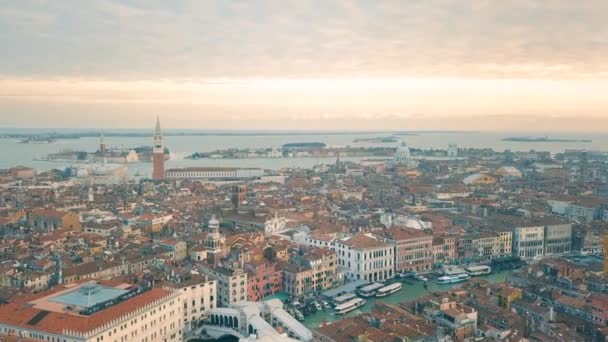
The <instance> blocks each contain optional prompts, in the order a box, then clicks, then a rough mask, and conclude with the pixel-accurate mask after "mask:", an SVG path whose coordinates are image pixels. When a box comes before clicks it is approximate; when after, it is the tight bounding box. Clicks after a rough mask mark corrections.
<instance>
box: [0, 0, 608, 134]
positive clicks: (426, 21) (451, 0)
mask: <svg viewBox="0 0 608 342" xmlns="http://www.w3.org/2000/svg"><path fill="white" fill-rule="evenodd" d="M606 13H608V1H604V0H586V1H581V2H578V1H572V0H551V1H523V0H510V1H485V0H471V1H460V0H398V1H369V0H367V1H346V0H339V1H332V0H323V1H315V0H307V1H290V0H281V1H264V0H259V1H211V0H209V1H197V0H189V1H178V0H175V1H164V0H146V1H143V0H142V1H137V0H130V1H113V0H87V1H76V0H66V1H52V0H48V1H47V0H20V1H10V0H0V45H1V46H2V49H1V50H0V54H1V58H0V127H36V128H44V127H49V128H59V127H69V128H73V127H87V128H96V127H99V128H130V127H132V128H148V127H153V125H154V120H155V118H156V116H157V115H160V117H161V118H162V121H163V126H165V127H167V128H197V129H289V130H293V129H305V130H325V129H327V130H387V129H390V130H463V129H465V130H482V131H507V130H508V131H514V130H522V131H548V132H550V131H589V132H598V131H599V132H601V131H605V127H607V124H608V58H606V56H608V25H606V23H605V14H606Z"/></svg>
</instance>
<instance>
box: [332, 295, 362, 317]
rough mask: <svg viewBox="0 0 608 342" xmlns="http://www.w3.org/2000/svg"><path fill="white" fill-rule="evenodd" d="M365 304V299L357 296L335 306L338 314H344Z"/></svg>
mask: <svg viewBox="0 0 608 342" xmlns="http://www.w3.org/2000/svg"><path fill="white" fill-rule="evenodd" d="M363 305H365V299H361V298H355V299H351V300H349V301H348V302H346V303H343V304H340V305H337V306H336V307H335V310H336V314H339V315H342V314H345V313H347V312H351V311H353V310H355V309H357V308H360V307H362V306H363Z"/></svg>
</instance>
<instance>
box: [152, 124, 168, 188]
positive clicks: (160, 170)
mask: <svg viewBox="0 0 608 342" xmlns="http://www.w3.org/2000/svg"><path fill="white" fill-rule="evenodd" d="M164 178H165V145H164V143H163V133H162V131H161V129H160V118H158V117H157V118H156V129H155V130H154V146H153V149H152V179H154V180H162V179H164Z"/></svg>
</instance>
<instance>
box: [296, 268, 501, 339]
mask: <svg viewBox="0 0 608 342" xmlns="http://www.w3.org/2000/svg"><path fill="white" fill-rule="evenodd" d="M510 273H511V271H500V272H495V273H492V274H489V275H486V276H481V277H478V278H481V279H485V280H487V281H489V282H491V283H500V282H503V281H505V279H506V278H507V276H508V275H509V274H510ZM462 284H465V283H458V284H445V285H438V284H437V283H436V282H435V281H434V280H431V281H429V282H428V283H427V285H428V289H425V288H424V284H423V283H422V282H421V281H414V283H413V284H412V285H410V284H407V283H403V289H402V290H401V291H399V292H397V293H395V294H392V295H390V296H388V297H384V298H375V297H374V298H366V300H367V303H365V305H364V306H362V307H361V308H359V309H357V310H354V311H351V312H349V313H347V314H346V315H336V314H335V313H334V311H333V310H325V311H317V312H316V313H314V314H311V315H308V316H306V317H305V318H304V322H303V323H304V325H305V326H306V327H308V328H309V329H312V328H316V327H318V326H319V325H320V324H321V323H322V322H324V321H327V322H331V321H336V320H338V319H340V318H342V317H349V316H356V315H359V314H361V313H364V312H369V311H370V310H371V309H372V308H373V307H374V304H375V303H376V301H377V300H379V301H382V302H384V303H388V304H399V303H401V302H406V301H410V300H413V299H416V298H418V297H422V296H424V295H425V294H427V293H428V292H433V291H446V290H449V289H451V288H455V287H458V286H461V285H462Z"/></svg>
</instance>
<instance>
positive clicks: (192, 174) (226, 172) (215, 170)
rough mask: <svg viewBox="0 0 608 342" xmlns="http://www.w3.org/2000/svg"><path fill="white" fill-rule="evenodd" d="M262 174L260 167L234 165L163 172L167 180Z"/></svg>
mask: <svg viewBox="0 0 608 342" xmlns="http://www.w3.org/2000/svg"><path fill="white" fill-rule="evenodd" d="M263 175H264V170H262V169H258V168H235V167H189V168H182V169H170V170H167V171H166V173H165V177H166V178H167V179H169V180H208V179H250V178H260V177H262V176H263Z"/></svg>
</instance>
